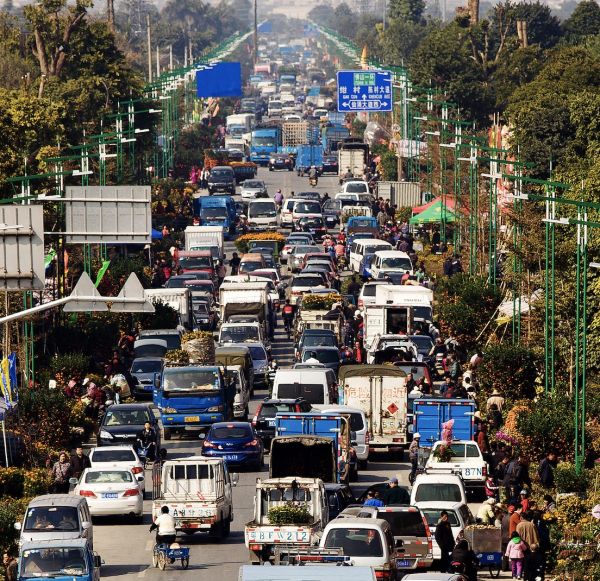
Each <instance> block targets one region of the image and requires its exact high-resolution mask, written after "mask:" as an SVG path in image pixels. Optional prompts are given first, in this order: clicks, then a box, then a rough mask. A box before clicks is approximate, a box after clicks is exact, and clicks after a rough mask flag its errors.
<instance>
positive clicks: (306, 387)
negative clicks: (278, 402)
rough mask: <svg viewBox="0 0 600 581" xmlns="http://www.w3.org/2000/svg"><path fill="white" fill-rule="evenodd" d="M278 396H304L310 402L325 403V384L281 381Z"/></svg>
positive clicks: (291, 397)
mask: <svg viewBox="0 0 600 581" xmlns="http://www.w3.org/2000/svg"><path fill="white" fill-rule="evenodd" d="M277 389H278V396H279V397H281V398H285V399H287V398H289V399H296V398H298V397H303V398H304V399H305V400H306V401H307V402H308V403H314V404H318V403H321V404H322V403H323V391H324V388H323V385H322V384H320V383H303V384H302V385H300V384H299V383H280V384H279V386H278V388H277Z"/></svg>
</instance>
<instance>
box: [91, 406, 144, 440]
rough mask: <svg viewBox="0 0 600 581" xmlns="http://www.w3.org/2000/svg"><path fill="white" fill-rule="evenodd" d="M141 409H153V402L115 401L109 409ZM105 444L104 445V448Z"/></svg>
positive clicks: (112, 410)
mask: <svg viewBox="0 0 600 581" xmlns="http://www.w3.org/2000/svg"><path fill="white" fill-rule="evenodd" d="M139 409H144V410H149V411H150V410H151V409H152V404H151V403H144V402H141V403H113V404H112V405H110V406H108V408H107V410H110V411H111V412H114V411H119V410H139ZM104 447H105V446H103V448H104Z"/></svg>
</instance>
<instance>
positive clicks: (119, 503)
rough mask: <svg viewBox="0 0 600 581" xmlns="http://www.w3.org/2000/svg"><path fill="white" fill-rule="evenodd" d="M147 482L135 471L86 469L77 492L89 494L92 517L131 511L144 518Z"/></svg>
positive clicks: (134, 514) (87, 498)
mask: <svg viewBox="0 0 600 581" xmlns="http://www.w3.org/2000/svg"><path fill="white" fill-rule="evenodd" d="M74 480H75V479H74ZM143 482H144V476H143V475H142V474H134V473H133V472H132V471H131V470H117V469H106V470H105V469H98V468H86V469H85V470H84V471H83V474H82V475H81V478H80V479H79V482H77V484H76V486H75V488H74V490H73V494H76V495H78V496H84V497H85V499H86V500H87V504H88V506H89V507H90V513H91V515H92V516H109V515H124V514H127V515H130V516H132V517H134V518H135V519H137V520H140V521H141V519H142V517H143V514H144V506H143V505H144V488H143Z"/></svg>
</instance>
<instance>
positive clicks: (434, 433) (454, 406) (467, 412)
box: [412, 398, 476, 448]
mask: <svg viewBox="0 0 600 581" xmlns="http://www.w3.org/2000/svg"><path fill="white" fill-rule="evenodd" d="M412 407H413V430H412V433H413V434H416V433H417V432H418V433H419V434H420V435H421V446H423V447H425V448H430V447H431V446H433V444H434V442H437V441H438V440H441V437H442V424H443V423H445V422H447V421H448V420H454V427H453V429H452V437H453V438H454V439H455V440H472V439H473V434H474V430H475V420H474V417H475V411H476V404H475V402H474V401H473V400H470V399H435V398H434V399H425V398H424V399H416V400H414V403H413V406H412Z"/></svg>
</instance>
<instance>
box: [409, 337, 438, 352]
mask: <svg viewBox="0 0 600 581" xmlns="http://www.w3.org/2000/svg"><path fill="white" fill-rule="evenodd" d="M409 338H410V340H411V341H412V342H413V343H414V344H415V345H416V346H417V349H418V350H419V353H429V351H431V348H432V347H433V341H432V340H431V337H428V336H427V335H411V336H410V337H409Z"/></svg>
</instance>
